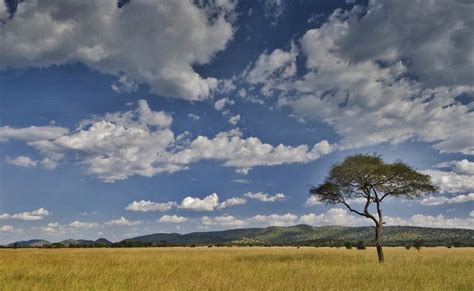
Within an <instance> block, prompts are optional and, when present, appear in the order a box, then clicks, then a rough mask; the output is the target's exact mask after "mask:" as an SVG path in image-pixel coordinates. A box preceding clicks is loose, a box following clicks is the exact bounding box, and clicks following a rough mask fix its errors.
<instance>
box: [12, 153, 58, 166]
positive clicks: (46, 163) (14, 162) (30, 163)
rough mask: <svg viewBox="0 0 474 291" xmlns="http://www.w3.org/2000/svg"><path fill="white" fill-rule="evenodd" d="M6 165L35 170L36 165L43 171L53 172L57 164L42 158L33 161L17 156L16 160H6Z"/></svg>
mask: <svg viewBox="0 0 474 291" xmlns="http://www.w3.org/2000/svg"><path fill="white" fill-rule="evenodd" d="M6 161H7V163H9V164H10V165H14V166H17V167H22V168H36V167H37V166H38V165H39V166H41V167H42V168H43V169H47V170H53V169H56V167H57V165H58V163H57V162H55V161H53V160H51V159H50V158H44V159H43V160H41V161H37V160H33V159H31V158H30V157H28V156H23V155H21V156H18V157H16V158H9V157H7V158H6Z"/></svg>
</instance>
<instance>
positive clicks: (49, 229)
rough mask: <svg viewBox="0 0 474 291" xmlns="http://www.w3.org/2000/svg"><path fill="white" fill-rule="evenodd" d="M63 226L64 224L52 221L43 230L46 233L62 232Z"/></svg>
mask: <svg viewBox="0 0 474 291" xmlns="http://www.w3.org/2000/svg"><path fill="white" fill-rule="evenodd" d="M61 227H62V226H61V225H59V223H57V222H50V223H48V224H47V225H46V226H44V227H42V228H41V231H43V232H46V233H61V232H64V231H63V229H62V228H61Z"/></svg>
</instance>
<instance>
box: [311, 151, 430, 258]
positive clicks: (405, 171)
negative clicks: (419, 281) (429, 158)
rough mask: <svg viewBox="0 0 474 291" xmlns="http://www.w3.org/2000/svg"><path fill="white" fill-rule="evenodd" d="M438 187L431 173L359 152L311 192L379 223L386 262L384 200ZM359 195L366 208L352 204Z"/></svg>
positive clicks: (377, 230)
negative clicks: (383, 231)
mask: <svg viewBox="0 0 474 291" xmlns="http://www.w3.org/2000/svg"><path fill="white" fill-rule="evenodd" d="M437 190H438V188H437V187H436V186H434V185H433V183H432V182H431V178H430V176H429V175H424V174H422V173H419V172H417V171H416V170H414V169H413V168H412V167H410V166H409V165H407V164H406V163H404V162H402V161H397V162H394V163H385V162H384V161H383V160H382V158H381V157H380V156H379V155H369V154H357V155H352V156H348V157H347V158H346V159H345V160H344V161H343V162H342V163H339V164H335V165H333V166H332V167H331V170H330V172H329V176H328V177H326V179H325V180H324V183H322V184H321V185H319V186H317V187H316V186H312V187H311V189H310V191H309V192H310V194H311V195H314V196H316V197H317V198H318V199H319V201H321V202H326V203H327V204H329V205H336V204H342V205H344V206H345V207H347V209H349V210H350V211H351V212H353V213H355V214H358V215H360V216H363V217H366V218H368V219H371V220H372V221H373V222H374V223H375V245H376V247H377V255H378V259H379V262H380V263H383V261H384V255H383V250H382V244H381V237H380V236H381V232H382V225H383V224H384V220H383V216H382V208H381V204H382V202H383V201H384V199H385V198H387V197H394V198H406V199H412V198H415V197H419V196H421V195H423V194H425V193H431V192H436V191H437ZM356 198H359V199H364V201H365V204H364V208H363V210H357V209H355V208H354V207H353V206H351V201H353V200H354V199H356ZM374 205H375V209H373V208H374V207H373V206H374ZM371 207H372V208H371ZM372 209H373V211H375V213H372Z"/></svg>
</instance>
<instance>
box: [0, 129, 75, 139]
mask: <svg viewBox="0 0 474 291" xmlns="http://www.w3.org/2000/svg"><path fill="white" fill-rule="evenodd" d="M68 132H69V130H68V129H67V128H64V127H57V126H30V127H25V128H14V127H10V126H3V127H0V141H7V140H9V139H16V140H24V141H35V140H48V139H55V138H58V137H60V136H63V135H65V134H67V133H68Z"/></svg>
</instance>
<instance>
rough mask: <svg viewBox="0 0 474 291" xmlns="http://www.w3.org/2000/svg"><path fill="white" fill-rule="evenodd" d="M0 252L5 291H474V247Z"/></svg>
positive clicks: (0, 283) (0, 276)
mask: <svg viewBox="0 0 474 291" xmlns="http://www.w3.org/2000/svg"><path fill="white" fill-rule="evenodd" d="M385 257H386V263H385V264H384V265H379V264H378V263H377V258H376V254H375V250H374V249H373V248H368V249H367V250H365V251H358V250H354V249H353V250H346V249H342V248H340V249H336V248H309V247H308V248H304V247H302V248H300V249H297V248H290V247H278V248H276V247H275V248H136V249H16V250H15V249H2V250H0V290H341V289H352V290H474V279H473V274H474V260H473V259H474V248H462V249H454V248H453V249H447V248H425V249H422V250H421V251H420V252H417V251H416V250H405V249H402V248H385Z"/></svg>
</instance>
